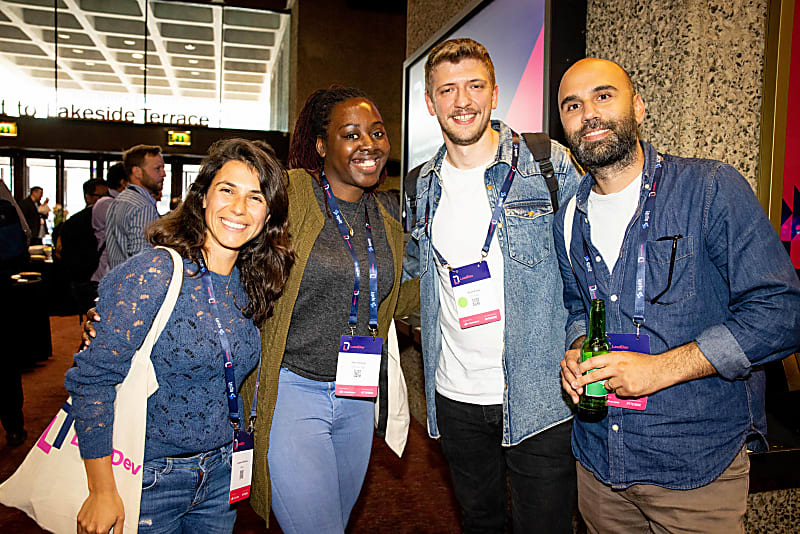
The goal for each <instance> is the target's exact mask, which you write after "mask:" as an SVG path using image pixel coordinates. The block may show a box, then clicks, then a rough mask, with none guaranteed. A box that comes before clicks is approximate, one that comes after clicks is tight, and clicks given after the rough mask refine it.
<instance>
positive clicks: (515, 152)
mask: <svg viewBox="0 0 800 534" xmlns="http://www.w3.org/2000/svg"><path fill="white" fill-rule="evenodd" d="M511 144H512V149H511V170H510V171H508V176H506V179H505V181H504V182H503V185H502V187H501V188H500V194H499V195H498V197H497V202H495V205H494V209H493V210H492V219H491V221H489V230H488V232H487V233H486V239H485V240H484V242H483V247H482V248H481V261H483V260H484V259H485V258H486V256H488V255H489V248H490V247H491V246H492V237H493V236H494V231H495V230H496V229H497V223H498V222H499V221H500V214H501V213H502V212H503V206H504V205H505V203H506V199H507V198H508V191H509V190H510V189H511V184H512V183H513V182H514V174H515V173H516V172H517V165H518V163H519V135H518V134H517V132H515V131H513V130H512V131H511ZM430 179H431V180H432V179H433V174H431V178H430ZM428 191H429V192H430V183H429V184H428ZM430 212H431V202H430V193H429V197H428V203H427V204H426V206H425V231H426V232H427V233H428V241H430V243H431V248H432V249H433V253H434V254H436V259H437V260H439V263H441V264H442V266H443V267H447V268H448V269H450V270H452V267H451V266H450V264H449V263H447V260H445V259H444V256H442V255H441V254H440V253H439V251H438V250H436V247H435V246H434V245H433V238H432V237H431V235H432V233H433V230H432V229H429V226H428V223H429V216H430ZM432 226H433V225H432V224H431V227H432Z"/></svg>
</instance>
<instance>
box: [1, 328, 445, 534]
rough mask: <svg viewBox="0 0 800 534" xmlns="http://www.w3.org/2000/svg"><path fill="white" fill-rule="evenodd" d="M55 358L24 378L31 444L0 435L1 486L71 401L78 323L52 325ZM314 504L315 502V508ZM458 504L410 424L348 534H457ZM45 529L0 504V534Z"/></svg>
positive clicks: (434, 451)
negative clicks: (11, 442)
mask: <svg viewBox="0 0 800 534" xmlns="http://www.w3.org/2000/svg"><path fill="white" fill-rule="evenodd" d="M50 325H51V332H52V342H53V356H52V357H51V358H50V359H49V360H47V362H45V363H44V364H43V365H41V366H39V367H36V368H34V369H32V370H31V371H28V372H26V373H25V374H23V376H22V380H23V389H24V393H25V406H24V412H25V427H26V429H27V431H28V440H27V442H26V443H25V444H24V445H22V446H20V447H16V448H10V447H8V446H7V445H6V443H5V441H4V439H3V438H2V434H0V440H2V441H0V447H2V448H0V480H5V479H6V478H7V477H8V476H10V475H11V474H12V473H13V472H14V470H15V469H16V468H17V466H18V465H19V464H20V463H21V462H22V460H23V459H24V458H25V455H26V454H27V453H28V451H29V450H30V448H31V447H32V446H33V444H34V442H35V441H36V440H37V439H38V437H39V435H40V434H41V433H42V431H43V430H44V429H45V427H46V426H47V424H48V423H49V422H50V420H51V419H52V417H53V416H54V415H55V413H56V412H57V411H58V409H59V408H60V407H61V405H62V404H63V402H64V400H65V399H66V398H67V393H66V390H65V389H64V373H65V372H66V370H67V369H69V367H70V366H71V365H72V352H73V350H74V349H75V348H76V347H77V346H78V342H79V339H80V323H79V320H78V318H77V317H75V316H73V317H52V318H51V319H50ZM313 504H314V503H309V506H313ZM459 530H460V529H459V527H458V519H457V512H456V503H455V499H454V497H453V493H452V489H451V488H450V482H449V475H448V472H447V467H446V465H445V463H444V458H443V457H442V453H441V449H440V448H439V444H438V443H437V442H435V441H434V440H431V439H429V438H428V437H427V435H426V432H425V429H424V428H423V427H422V426H421V425H420V424H419V423H417V422H416V421H414V420H413V419H412V422H411V430H410V431H409V436H408V445H407V446H406V450H405V453H404V455H403V458H398V457H397V456H395V455H394V453H392V452H391V451H390V450H389V448H388V447H387V446H386V444H385V443H384V442H383V441H382V440H377V439H376V440H375V441H374V443H373V446H372V458H371V459H370V466H369V470H368V471H367V478H366V481H365V482H364V487H363V489H362V490H361V497H360V498H359V500H358V503H357V504H356V507H355V509H354V510H353V513H352V516H351V518H350V524H349V526H348V528H347V532H348V533H350V534H358V533H367V532H368V533H370V534H375V533H380V532H391V533H398V534H403V533H412V532H413V533H422V534H425V533H431V534H434V533H435V534H448V533H451V532H452V533H456V532H459ZM265 531H266V532H269V533H279V532H281V530H280V528H279V527H278V525H277V522H276V521H275V520H274V518H272V520H271V521H270V528H269V529H266V528H265V525H264V521H263V520H262V519H261V518H260V517H258V516H257V515H256V514H255V512H253V510H252V509H251V508H250V506H249V505H247V504H244V505H241V506H240V507H239V517H238V519H237V522H236V527H235V528H234V532H236V533H238V534H244V533H255V532H258V533H263V532H265ZM40 532H44V531H43V530H41V529H40V528H39V527H38V526H37V525H36V524H35V523H34V522H33V521H31V520H30V519H29V518H28V517H27V516H26V515H25V514H24V513H22V512H20V511H18V510H15V509H12V508H7V507H5V506H2V505H0V533H3V534H18V533H19V534H28V533H40Z"/></svg>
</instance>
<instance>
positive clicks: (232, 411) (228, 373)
mask: <svg viewBox="0 0 800 534" xmlns="http://www.w3.org/2000/svg"><path fill="white" fill-rule="evenodd" d="M197 261H198V264H199V265H200V280H201V281H202V283H203V287H205V289H206V292H207V293H208V303H209V305H210V306H211V314H212V315H213V317H214V325H215V326H216V331H217V335H218V336H219V340H220V343H221V344H222V349H223V351H224V353H225V364H224V369H225V396H226V397H227V398H228V412H229V416H230V418H231V423H232V424H233V428H234V429H235V430H238V429H239V421H240V419H241V417H240V414H239V395H238V393H237V389H236V375H235V374H234V372H233V359H232V358H231V346H230V343H229V342H228V335H227V334H226V333H225V329H224V328H223V327H222V323H221V322H220V320H219V309H218V307H217V299H216V298H215V297H214V283H213V282H212V280H211V276H210V275H209V271H208V269H207V268H206V262H205V261H204V260H203V258H202V257H200V258H198V260H197ZM260 382H261V362H260V361H259V363H258V374H257V375H256V385H255V389H254V391H253V403H252V405H251V407H250V429H251V430H252V428H253V421H255V418H256V409H257V401H258V386H259V383H260Z"/></svg>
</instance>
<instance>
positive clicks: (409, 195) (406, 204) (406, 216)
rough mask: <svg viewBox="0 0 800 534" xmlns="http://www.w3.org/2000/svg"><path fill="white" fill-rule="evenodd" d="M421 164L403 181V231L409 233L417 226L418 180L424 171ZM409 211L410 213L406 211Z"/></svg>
mask: <svg viewBox="0 0 800 534" xmlns="http://www.w3.org/2000/svg"><path fill="white" fill-rule="evenodd" d="M423 165H425V164H424V163H423V164H420V165H417V166H416V167H414V168H413V169H411V170H410V171H409V172H408V174H406V177H405V178H404V179H403V196H404V197H405V198H402V199H400V201H401V202H402V212H403V213H402V215H401V216H402V219H403V220H402V221H401V222H402V223H403V229H404V230H405V231H406V232H408V231H409V230H411V228H413V227H414V226H415V225H416V224H417V178H419V171H421V170H422V166H423ZM406 210H408V211H406Z"/></svg>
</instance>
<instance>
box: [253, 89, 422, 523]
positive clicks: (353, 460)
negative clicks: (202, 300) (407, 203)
mask: <svg viewBox="0 0 800 534" xmlns="http://www.w3.org/2000/svg"><path fill="white" fill-rule="evenodd" d="M388 157H389V141H388V139H387V138H386V130H385V128H384V125H383V120H382V118H381V115H380V113H379V112H378V110H377V108H376V107H375V104H373V103H372V102H371V101H370V100H369V99H368V98H367V97H366V95H365V94H364V93H363V92H361V91H359V90H357V89H351V88H344V87H331V88H329V89H323V90H319V91H316V92H315V93H314V94H312V95H311V96H310V97H309V98H308V100H307V101H306V104H305V106H304V108H303V110H302V111H301V112H300V115H299V116H298V118H297V122H296V126H295V130H294V134H293V136H292V141H291V146H290V148H289V167H290V168H291V170H290V171H289V185H288V193H289V205H290V210H289V230H290V232H291V234H292V243H293V246H294V247H295V251H296V254H297V263H296V265H295V267H294V268H293V269H292V272H291V274H290V276H289V281H288V282H287V284H286V290H285V291H284V294H283V296H282V297H281V298H280V299H279V300H278V301H277V302H276V303H275V313H274V315H273V316H272V317H271V318H269V319H267V321H265V322H264V323H263V324H262V325H261V332H262V352H263V356H262V360H263V370H262V375H261V387H262V394H261V395H260V396H259V413H262V411H263V413H264V414H265V415H268V416H272V417H266V416H265V417H259V419H258V421H257V423H256V425H257V426H256V443H255V458H254V478H253V493H252V496H251V504H252V506H253V507H254V509H255V510H256V511H257V512H258V513H259V514H260V515H261V516H262V517H264V518H265V519H267V518H268V517H269V511H270V488H271V490H272V491H271V507H272V510H273V512H274V513H275V516H276V517H277V519H278V522H279V523H280V526H281V529H282V530H283V531H284V532H285V533H287V534H290V533H313V534H323V533H342V532H344V528H345V526H346V524H347V521H348V518H349V515H350V511H351V510H352V508H353V505H354V504H355V502H356V499H357V498H358V494H359V492H360V490H361V485H362V483H363V481H364V476H365V474H366V470H367V463H368V461H369V455H370V450H371V445H372V434H373V422H374V419H375V415H376V414H375V406H376V397H377V398H378V405H379V407H380V414H379V417H378V421H377V431H378V434H379V435H382V434H383V432H384V430H385V428H386V424H387V409H389V408H387V405H388V399H387V390H388V387H387V379H388V378H387V351H386V345H387V344H386V342H385V341H386V338H387V333H388V330H389V325H390V323H391V320H392V317H393V316H395V315H399V313H400V312H401V310H399V306H400V305H399V304H398V302H399V300H400V285H401V284H400V278H401V264H402V258H403V230H402V227H401V225H400V223H399V222H398V219H399V211H400V209H399V202H398V201H397V199H396V198H393V197H392V196H391V195H389V194H379V193H378V192H376V188H377V187H378V185H379V184H380V183H381V182H382V181H383V179H384V177H385V175H386V172H385V164H386V160H387V159H388ZM404 287H407V286H405V285H404ZM404 294H405V292H404ZM408 296H409V298H410V299H411V300H410V301H409V302H408V303H407V304H408V305H407V306H404V308H405V309H408V308H410V307H411V306H413V304H414V302H413V301H414V296H416V297H418V296H419V292H418V291H414V290H411V291H409V292H408ZM405 309H404V310H402V311H403V312H405V311H406V310H405ZM357 346H363V347H365V349H363V352H362V353H361V354H359V355H357V356H352V354H349V353H348V352H349V351H350V350H356V349H353V347H357ZM388 367H390V366H388ZM356 375H358V376H359V377H360V378H361V379H363V381H359V380H357V379H355V378H354V377H355V376H356ZM253 381H254V377H250V379H248V383H247V384H245V386H244V387H243V391H249V390H250V389H251V388H252V384H253ZM245 396H246V395H245ZM270 422H271V427H270ZM267 448H269V450H268V451H267Z"/></svg>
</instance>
